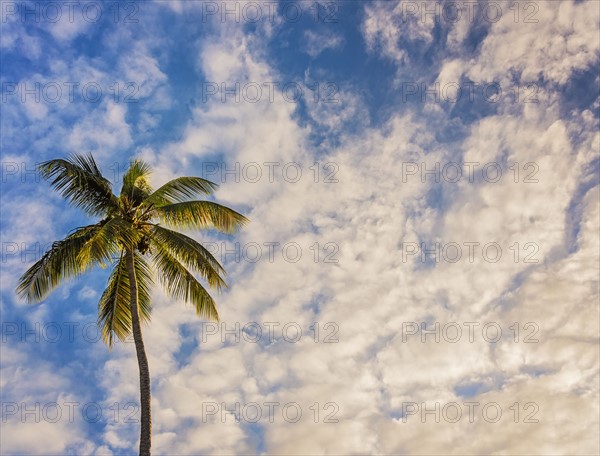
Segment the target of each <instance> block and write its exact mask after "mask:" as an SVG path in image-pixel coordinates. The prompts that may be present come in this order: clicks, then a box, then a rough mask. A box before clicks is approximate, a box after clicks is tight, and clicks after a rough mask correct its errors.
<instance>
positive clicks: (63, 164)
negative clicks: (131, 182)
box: [39, 154, 118, 215]
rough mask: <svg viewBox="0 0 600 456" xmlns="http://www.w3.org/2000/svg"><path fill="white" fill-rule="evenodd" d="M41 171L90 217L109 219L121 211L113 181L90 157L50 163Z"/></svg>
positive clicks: (62, 193)
mask: <svg viewBox="0 0 600 456" xmlns="http://www.w3.org/2000/svg"><path fill="white" fill-rule="evenodd" d="M39 170H40V174H41V175H42V177H44V179H47V180H49V181H50V185H51V186H52V187H54V189H55V190H57V191H58V192H60V194H61V195H62V196H63V197H64V198H66V199H67V200H68V201H69V202H70V203H71V204H72V205H73V206H75V207H78V208H80V209H82V210H83V211H85V212H86V213H88V214H90V215H106V214H108V213H110V212H111V211H113V210H115V209H116V208H117V207H118V204H117V199H116V197H115V196H114V195H113V193H112V185H111V183H110V181H108V180H107V179H106V178H104V177H103V176H102V173H101V172H100V169H99V168H98V166H97V165H96V162H95V161H94V158H93V157H92V156H91V155H90V154H88V155H78V154H75V155H72V156H70V157H69V158H68V159H66V160H65V159H56V160H49V161H46V162H44V163H42V164H40V166H39Z"/></svg>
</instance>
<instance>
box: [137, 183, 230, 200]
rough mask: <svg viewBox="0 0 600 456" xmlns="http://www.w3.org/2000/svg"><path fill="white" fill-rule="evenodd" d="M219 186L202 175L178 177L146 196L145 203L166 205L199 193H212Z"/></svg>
mask: <svg viewBox="0 0 600 456" xmlns="http://www.w3.org/2000/svg"><path fill="white" fill-rule="evenodd" d="M218 187H219V186H218V185H217V184H215V183H214V182H211V181H208V180H206V179H202V178H200V177H178V178H177V179H173V180H172V181H169V182H167V183H166V184H165V185H163V186H162V187H160V188H159V189H158V190H156V191H155V192H154V193H152V194H151V195H150V196H149V197H148V198H146V201H145V204H147V205H150V204H153V205H155V206H164V205H167V204H171V203H178V202H183V201H186V200H188V199H189V198H194V197H196V196H198V195H210V194H212V193H213V192H214V191H215V190H216V189H217V188H218Z"/></svg>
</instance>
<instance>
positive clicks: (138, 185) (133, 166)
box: [121, 160, 152, 205]
mask: <svg viewBox="0 0 600 456" xmlns="http://www.w3.org/2000/svg"><path fill="white" fill-rule="evenodd" d="M151 171H152V168H150V165H148V164H147V163H145V162H143V161H142V160H134V161H132V162H131V163H130V165H129V168H128V169H127V171H126V172H125V174H124V175H123V186H122V187H121V195H122V196H126V197H127V198H128V199H129V200H130V201H131V202H132V203H134V204H135V205H138V204H139V203H141V202H142V201H143V200H144V199H146V198H147V197H148V195H150V193H152V187H150V184H149V183H148V177H149V176H150V173H151Z"/></svg>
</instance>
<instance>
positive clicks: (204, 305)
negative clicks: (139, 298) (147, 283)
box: [153, 244, 219, 321]
mask: <svg viewBox="0 0 600 456" xmlns="http://www.w3.org/2000/svg"><path fill="white" fill-rule="evenodd" d="M153 259H154V265H155V267H156V269H157V275H158V277H159V280H160V282H161V284H162V285H163V286H164V287H165V289H166V290H167V292H168V293H169V294H170V295H171V296H172V297H173V298H175V299H183V300H184V301H186V302H189V303H191V304H192V305H193V306H194V307H195V309H196V314H197V315H199V316H201V317H204V318H207V319H210V320H217V321H218V320H219V313H218V312H217V306H216V303H215V301H214V300H213V298H212V297H211V296H210V294H209V293H208V291H206V289H205V288H204V287H203V286H202V285H201V284H200V282H198V281H197V280H196V278H195V277H194V276H193V275H192V273H191V272H190V271H188V270H187V269H186V268H185V266H183V265H182V264H181V263H180V262H179V260H177V258H175V257H174V256H173V255H172V254H171V253H170V252H169V250H168V249H166V248H165V247H164V246H162V245H160V244H158V245H156V250H155V251H154V258H153Z"/></svg>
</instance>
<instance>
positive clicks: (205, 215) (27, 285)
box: [17, 155, 248, 347]
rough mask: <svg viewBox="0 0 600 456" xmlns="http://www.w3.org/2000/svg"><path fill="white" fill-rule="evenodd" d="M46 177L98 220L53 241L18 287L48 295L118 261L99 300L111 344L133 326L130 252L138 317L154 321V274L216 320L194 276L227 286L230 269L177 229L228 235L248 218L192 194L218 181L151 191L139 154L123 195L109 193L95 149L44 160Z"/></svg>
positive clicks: (190, 181) (32, 297)
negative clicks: (66, 282)
mask: <svg viewBox="0 0 600 456" xmlns="http://www.w3.org/2000/svg"><path fill="white" fill-rule="evenodd" d="M40 172H41V174H42V176H43V177H44V178H46V179H48V180H49V181H50V183H51V185H52V186H53V187H54V188H55V189H56V190H57V191H59V192H60V193H61V194H62V196H63V197H64V198H65V199H67V200H68V201H69V202H70V203H71V204H72V205H73V206H75V207H78V208H80V209H82V210H83V211H84V212H85V213H87V214H88V215H91V216H96V217H99V218H101V220H100V221H99V222H97V223H95V224H93V225H87V226H83V227H80V228H77V229H75V230H73V232H71V233H70V234H69V235H68V236H67V237H66V238H64V239H63V240H61V241H57V242H54V243H53V244H52V247H51V248H50V250H49V251H48V252H46V253H45V254H44V255H43V257H42V258H41V259H40V260H39V261H37V262H36V263H35V264H34V265H33V266H32V267H31V268H30V269H29V270H28V271H27V272H25V274H23V276H22V277H21V279H20V281H19V284H18V287H17V293H18V294H19V296H21V297H22V298H25V299H26V300H27V301H28V302H39V301H41V300H43V299H44V298H45V297H46V296H47V295H48V294H49V293H50V292H51V291H52V290H53V289H54V288H55V287H56V286H57V285H59V284H60V283H61V282H62V281H63V280H65V279H69V278H72V277H76V276H79V275H80V274H82V273H83V272H86V271H87V270H89V269H90V268H92V267H93V266H95V265H101V266H102V267H105V266H106V265H107V264H108V263H114V266H113V268H112V272H111V274H110V278H109V280H108V285H107V287H106V290H105V291H104V293H103V294H102V297H101V298H100V302H99V303H98V323H99V326H100V327H101V329H102V337H103V340H104V341H105V342H106V343H107V344H108V345H109V346H111V347H112V344H113V341H114V336H117V338H119V339H121V340H123V339H124V338H125V337H127V336H128V335H129V334H130V332H131V329H132V315H131V311H130V303H131V299H132V297H131V295H130V290H131V286H130V275H129V274H128V269H127V262H126V258H125V257H126V255H127V253H128V252H130V254H131V255H132V256H133V260H134V261H133V263H134V268H135V280H136V281H137V292H138V308H139V313H140V319H141V320H142V321H143V322H148V321H149V319H150V310H151V303H150V291H151V287H152V285H153V283H154V279H155V277H156V278H158V280H159V282H160V283H161V284H162V285H163V286H164V288H165V289H166V291H167V292H168V293H169V294H170V295H171V296H173V297H174V298H176V299H183V300H185V301H186V302H190V303H191V304H193V305H194V306H195V309H196V313H197V314H198V315H199V316H201V317H205V318H208V319H218V313H217V309H216V305H215V301H214V300H213V298H212V297H211V296H210V294H209V293H208V292H207V291H206V289H205V288H204V287H203V286H202V285H201V284H200V282H199V281H198V280H197V279H196V278H195V276H194V273H195V274H198V275H199V276H201V277H202V278H203V279H204V280H206V282H207V283H208V285H209V286H210V287H212V288H216V289H217V290H220V289H221V288H222V287H226V286H227V285H226V283H225V281H224V279H223V276H224V275H225V271H224V269H223V267H222V266H221V265H220V264H219V262H218V261H217V260H216V259H215V258H214V257H213V256H212V255H211V253H210V252H209V251H208V250H207V249H206V248H205V247H203V246H202V244H200V243H199V242H197V241H195V240H194V239H192V238H190V237H188V236H186V235H184V234H182V233H179V232H177V231H173V230H172V229H170V228H174V229H199V230H200V229H206V228H214V229H217V230H219V231H222V232H226V233H231V232H234V231H235V230H236V229H237V228H238V227H240V226H242V225H244V224H245V223H246V222H247V221H248V220H247V219H246V217H244V216H243V215H241V214H239V213H237V212H235V211H234V210H232V209H229V208H227V207H225V206H222V205H220V204H217V203H214V202H212V201H206V200H203V201H197V200H190V199H191V198H194V197H197V196H199V195H210V194H212V193H213V191H214V190H216V188H217V185H216V184H214V183H212V182H210V181H208V180H205V179H201V178H199V177H180V178H177V179H174V180H172V181H170V182H168V183H166V184H165V185H163V186H162V187H160V188H158V189H156V190H153V189H152V188H151V187H150V185H149V182H148V177H149V175H150V172H151V168H150V166H148V165H147V164H146V163H144V162H143V161H141V160H135V161H133V162H132V163H131V165H130V167H129V168H128V170H127V171H126V173H125V174H124V176H123V185H122V188H121V193H120V195H119V196H116V195H115V194H113V192H112V185H111V183H110V181H108V180H107V179H106V178H104V177H103V176H102V174H101V172H100V170H99V168H98V166H97V165H96V163H95V161H94V159H93V157H92V156H91V155H73V156H71V157H69V158H68V159H56V160H50V161H47V162H44V163H42V164H41V165H40Z"/></svg>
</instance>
